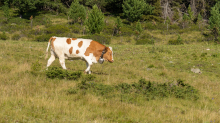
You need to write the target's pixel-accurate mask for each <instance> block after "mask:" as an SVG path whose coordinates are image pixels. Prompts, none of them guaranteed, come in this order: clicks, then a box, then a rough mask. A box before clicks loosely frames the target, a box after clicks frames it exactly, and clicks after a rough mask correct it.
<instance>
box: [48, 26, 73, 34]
mask: <svg viewBox="0 0 220 123" xmlns="http://www.w3.org/2000/svg"><path fill="white" fill-rule="evenodd" d="M45 31H46V33H47V34H63V33H67V32H70V30H69V28H68V27H67V26H66V25H52V26H50V27H48V28H47V29H46V30H45Z"/></svg>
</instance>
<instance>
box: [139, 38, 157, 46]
mask: <svg viewBox="0 0 220 123" xmlns="http://www.w3.org/2000/svg"><path fill="white" fill-rule="evenodd" d="M144 44H154V39H153V38H151V39H139V40H137V41H136V45H144Z"/></svg>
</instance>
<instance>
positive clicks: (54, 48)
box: [45, 37, 114, 74]
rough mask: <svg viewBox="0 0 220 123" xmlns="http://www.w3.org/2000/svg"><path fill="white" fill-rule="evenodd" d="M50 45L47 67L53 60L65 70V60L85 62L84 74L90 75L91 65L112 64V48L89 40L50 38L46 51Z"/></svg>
mask: <svg viewBox="0 0 220 123" xmlns="http://www.w3.org/2000/svg"><path fill="white" fill-rule="evenodd" d="M50 45H51V57H50V58H49V60H48V62H47V67H49V66H50V65H51V64H52V62H53V61H54V60H55V58H58V59H59V61H60V64H61V66H62V68H63V69H66V66H65V59H68V60H83V61H86V65H87V69H86V70H85V72H86V73H89V74H90V73H91V71H90V67H91V65H92V64H93V63H98V62H99V63H102V62H103V61H104V60H105V61H109V62H111V63H112V62H113V61H114V60H113V51H112V47H106V46H105V45H102V44H100V43H98V42H96V41H93V40H91V39H81V38H79V39H77V38H66V37H51V38H50V39H49V42H48V46H47V50H46V57H45V58H47V55H48V49H49V47H50Z"/></svg>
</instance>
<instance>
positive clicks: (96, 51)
mask: <svg viewBox="0 0 220 123" xmlns="http://www.w3.org/2000/svg"><path fill="white" fill-rule="evenodd" d="M104 48H105V45H102V44H100V43H98V42H96V41H91V43H90V45H89V47H87V49H86V52H85V53H84V54H85V56H89V54H90V53H92V54H93V55H94V56H95V57H96V60H97V61H98V60H99V58H100V56H101V55H102V51H103V50H104Z"/></svg>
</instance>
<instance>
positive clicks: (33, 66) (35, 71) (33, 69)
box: [30, 60, 42, 75]
mask: <svg viewBox="0 0 220 123" xmlns="http://www.w3.org/2000/svg"><path fill="white" fill-rule="evenodd" d="M41 69H42V64H41V63H40V62H39V60H37V61H35V62H33V63H32V64H31V71H30V72H31V73H32V74H33V75H38V74H39V72H40V70H41Z"/></svg>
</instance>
